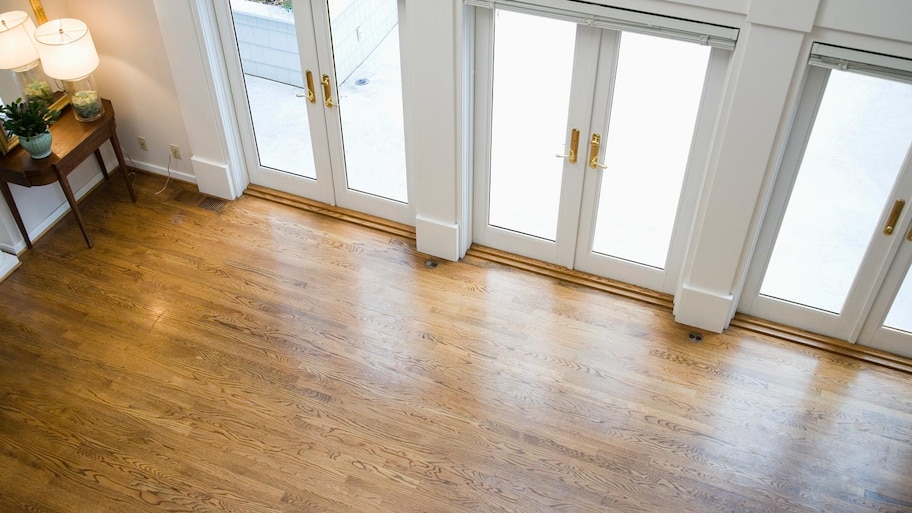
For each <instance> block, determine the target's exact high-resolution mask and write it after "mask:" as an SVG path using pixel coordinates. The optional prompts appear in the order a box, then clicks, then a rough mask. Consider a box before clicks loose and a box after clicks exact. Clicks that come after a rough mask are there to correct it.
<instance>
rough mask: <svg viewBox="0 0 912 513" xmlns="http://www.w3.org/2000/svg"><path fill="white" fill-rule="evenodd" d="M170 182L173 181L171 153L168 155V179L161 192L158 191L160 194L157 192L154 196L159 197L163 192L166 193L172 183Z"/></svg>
mask: <svg viewBox="0 0 912 513" xmlns="http://www.w3.org/2000/svg"><path fill="white" fill-rule="evenodd" d="M170 181H171V154H170V153H169V154H168V178H166V179H165V185H163V186H162V188H161V190H160V191H158V192H156V193H155V194H154V196H158V195H159V194H161V193H162V192H164V191H165V189H167V188H168V182H170Z"/></svg>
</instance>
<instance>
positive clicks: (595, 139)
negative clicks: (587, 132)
mask: <svg viewBox="0 0 912 513" xmlns="http://www.w3.org/2000/svg"><path fill="white" fill-rule="evenodd" d="M601 145H602V136H601V135H599V134H592V139H590V140H589V167H590V168H592V169H598V168H602V169H608V166H606V165H605V164H600V163H599V161H598V157H599V148H600V147H601Z"/></svg>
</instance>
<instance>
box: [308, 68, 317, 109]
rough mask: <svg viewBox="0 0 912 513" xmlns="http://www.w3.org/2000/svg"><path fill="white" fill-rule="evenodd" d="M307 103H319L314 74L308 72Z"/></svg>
mask: <svg viewBox="0 0 912 513" xmlns="http://www.w3.org/2000/svg"><path fill="white" fill-rule="evenodd" d="M307 101H309V102H310V103H317V95H316V94H315V93H314V74H313V72H312V71H310V70H307Z"/></svg>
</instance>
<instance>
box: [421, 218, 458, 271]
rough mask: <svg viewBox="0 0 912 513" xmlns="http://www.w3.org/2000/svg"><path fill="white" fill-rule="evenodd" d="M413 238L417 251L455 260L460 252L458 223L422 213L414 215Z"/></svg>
mask: <svg viewBox="0 0 912 513" xmlns="http://www.w3.org/2000/svg"><path fill="white" fill-rule="evenodd" d="M415 238H416V240H417V242H418V251H420V252H422V253H426V254H428V255H431V256H435V257H439V258H445V259H447V260H451V261H456V260H459V258H460V256H461V254H462V253H464V252H462V253H461V252H460V247H459V246H460V244H459V225H457V224H456V223H449V222H445V221H439V220H437V219H431V218H428V217H425V216H422V215H418V216H417V217H415Z"/></svg>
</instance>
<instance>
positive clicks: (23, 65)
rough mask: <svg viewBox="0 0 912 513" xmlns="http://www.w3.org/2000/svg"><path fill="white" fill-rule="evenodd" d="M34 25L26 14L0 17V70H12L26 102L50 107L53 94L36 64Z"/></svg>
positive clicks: (1, 15)
mask: <svg viewBox="0 0 912 513" xmlns="http://www.w3.org/2000/svg"><path fill="white" fill-rule="evenodd" d="M34 33H35V24H34V23H32V20H31V18H29V16H28V14H26V13H24V12H22V11H10V12H5V13H3V14H0V69H9V70H13V72H14V74H15V76H16V81H17V82H18V84H19V90H20V91H21V92H22V97H23V98H24V99H25V101H26V102H31V101H36V100H40V101H43V102H46V103H47V104H48V105H50V104H51V103H52V102H53V96H52V95H53V91H51V86H50V84H49V83H48V78H47V76H46V75H45V74H44V72H43V71H42V69H41V66H39V65H38V64H39V63H40V62H41V61H40V59H39V54H38V50H37V49H36V48H35V44H34V43H33V40H32V35H33V34H34Z"/></svg>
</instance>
